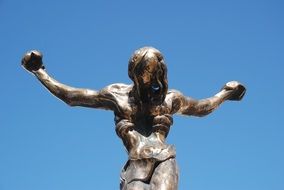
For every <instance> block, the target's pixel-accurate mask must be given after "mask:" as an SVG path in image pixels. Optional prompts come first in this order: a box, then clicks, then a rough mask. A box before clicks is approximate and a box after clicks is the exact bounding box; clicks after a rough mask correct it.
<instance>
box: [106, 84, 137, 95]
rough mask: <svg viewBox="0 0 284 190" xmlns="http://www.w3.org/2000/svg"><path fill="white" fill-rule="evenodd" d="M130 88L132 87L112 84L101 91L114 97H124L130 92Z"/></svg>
mask: <svg viewBox="0 0 284 190" xmlns="http://www.w3.org/2000/svg"><path fill="white" fill-rule="evenodd" d="M132 87H133V85H129V84H123V83H114V84H110V85H108V86H106V87H105V88H103V91H106V92H108V93H111V94H116V95H125V94H128V93H129V92H130V91H131V89H132Z"/></svg>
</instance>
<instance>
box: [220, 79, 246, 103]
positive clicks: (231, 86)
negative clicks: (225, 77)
mask: <svg viewBox="0 0 284 190" xmlns="http://www.w3.org/2000/svg"><path fill="white" fill-rule="evenodd" d="M223 90H226V91H227V92H230V96H229V97H228V100H235V101H239V100H241V99H242V98H243V97H244V95H245V93H246V88H245V87H244V86H243V85H242V84H241V83H239V82H238V81H230V82H228V83H227V84H225V86H224V87H223Z"/></svg>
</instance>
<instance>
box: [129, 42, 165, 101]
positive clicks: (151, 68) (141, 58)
mask: <svg viewBox="0 0 284 190" xmlns="http://www.w3.org/2000/svg"><path fill="white" fill-rule="evenodd" d="M139 50H140V51H139ZM139 50H137V51H136V52H135V53H134V55H133V57H132V59H131V60H130V63H129V76H130V78H131V79H132V80H133V82H134V88H135V91H136V94H137V96H136V98H138V99H139V100H140V101H141V102H142V103H144V104H151V105H160V104H162V103H163V102H164V99H165V96H166V93H167V90H168V82H167V68H166V65H165V64H164V59H163V57H162V54H161V53H160V52H159V51H158V50H156V49H154V48H141V49H139ZM131 61H132V62H131ZM131 64H132V65H131Z"/></svg>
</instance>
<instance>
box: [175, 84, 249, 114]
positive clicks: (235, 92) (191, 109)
mask: <svg viewBox="0 0 284 190" xmlns="http://www.w3.org/2000/svg"><path fill="white" fill-rule="evenodd" d="M245 92H246V89H245V87H244V86H243V85H242V84H241V83H239V82H237V81H231V82H228V83H227V84H226V85H225V86H224V87H223V88H222V89H221V91H220V92H218V93H217V94H215V95H214V96H212V97H210V98H206V99H201V100H195V99H193V98H190V97H186V96H184V95H183V94H181V93H180V92H176V91H173V92H172V94H170V96H171V97H170V100H171V104H172V114H174V113H178V114H182V115H193V116H198V117H201V116H205V115H208V114H209V113H211V112H212V111H214V110H215V109H216V108H218V106H219V105H220V104H222V103H223V102H224V101H226V100H235V101H239V100H241V99H242V98H243V96H244V94H245Z"/></svg>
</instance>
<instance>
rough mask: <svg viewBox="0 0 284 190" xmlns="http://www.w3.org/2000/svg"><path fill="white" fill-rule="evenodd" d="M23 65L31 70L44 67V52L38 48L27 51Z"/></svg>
mask: <svg viewBox="0 0 284 190" xmlns="http://www.w3.org/2000/svg"><path fill="white" fill-rule="evenodd" d="M22 66H23V67H24V68H25V69H26V70H28V71H30V72H33V71H37V70H39V69H40V68H43V63H42V54H41V53H40V52H39V51H37V50H32V51H30V52H27V53H26V54H25V55H24V57H23V58H22Z"/></svg>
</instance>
